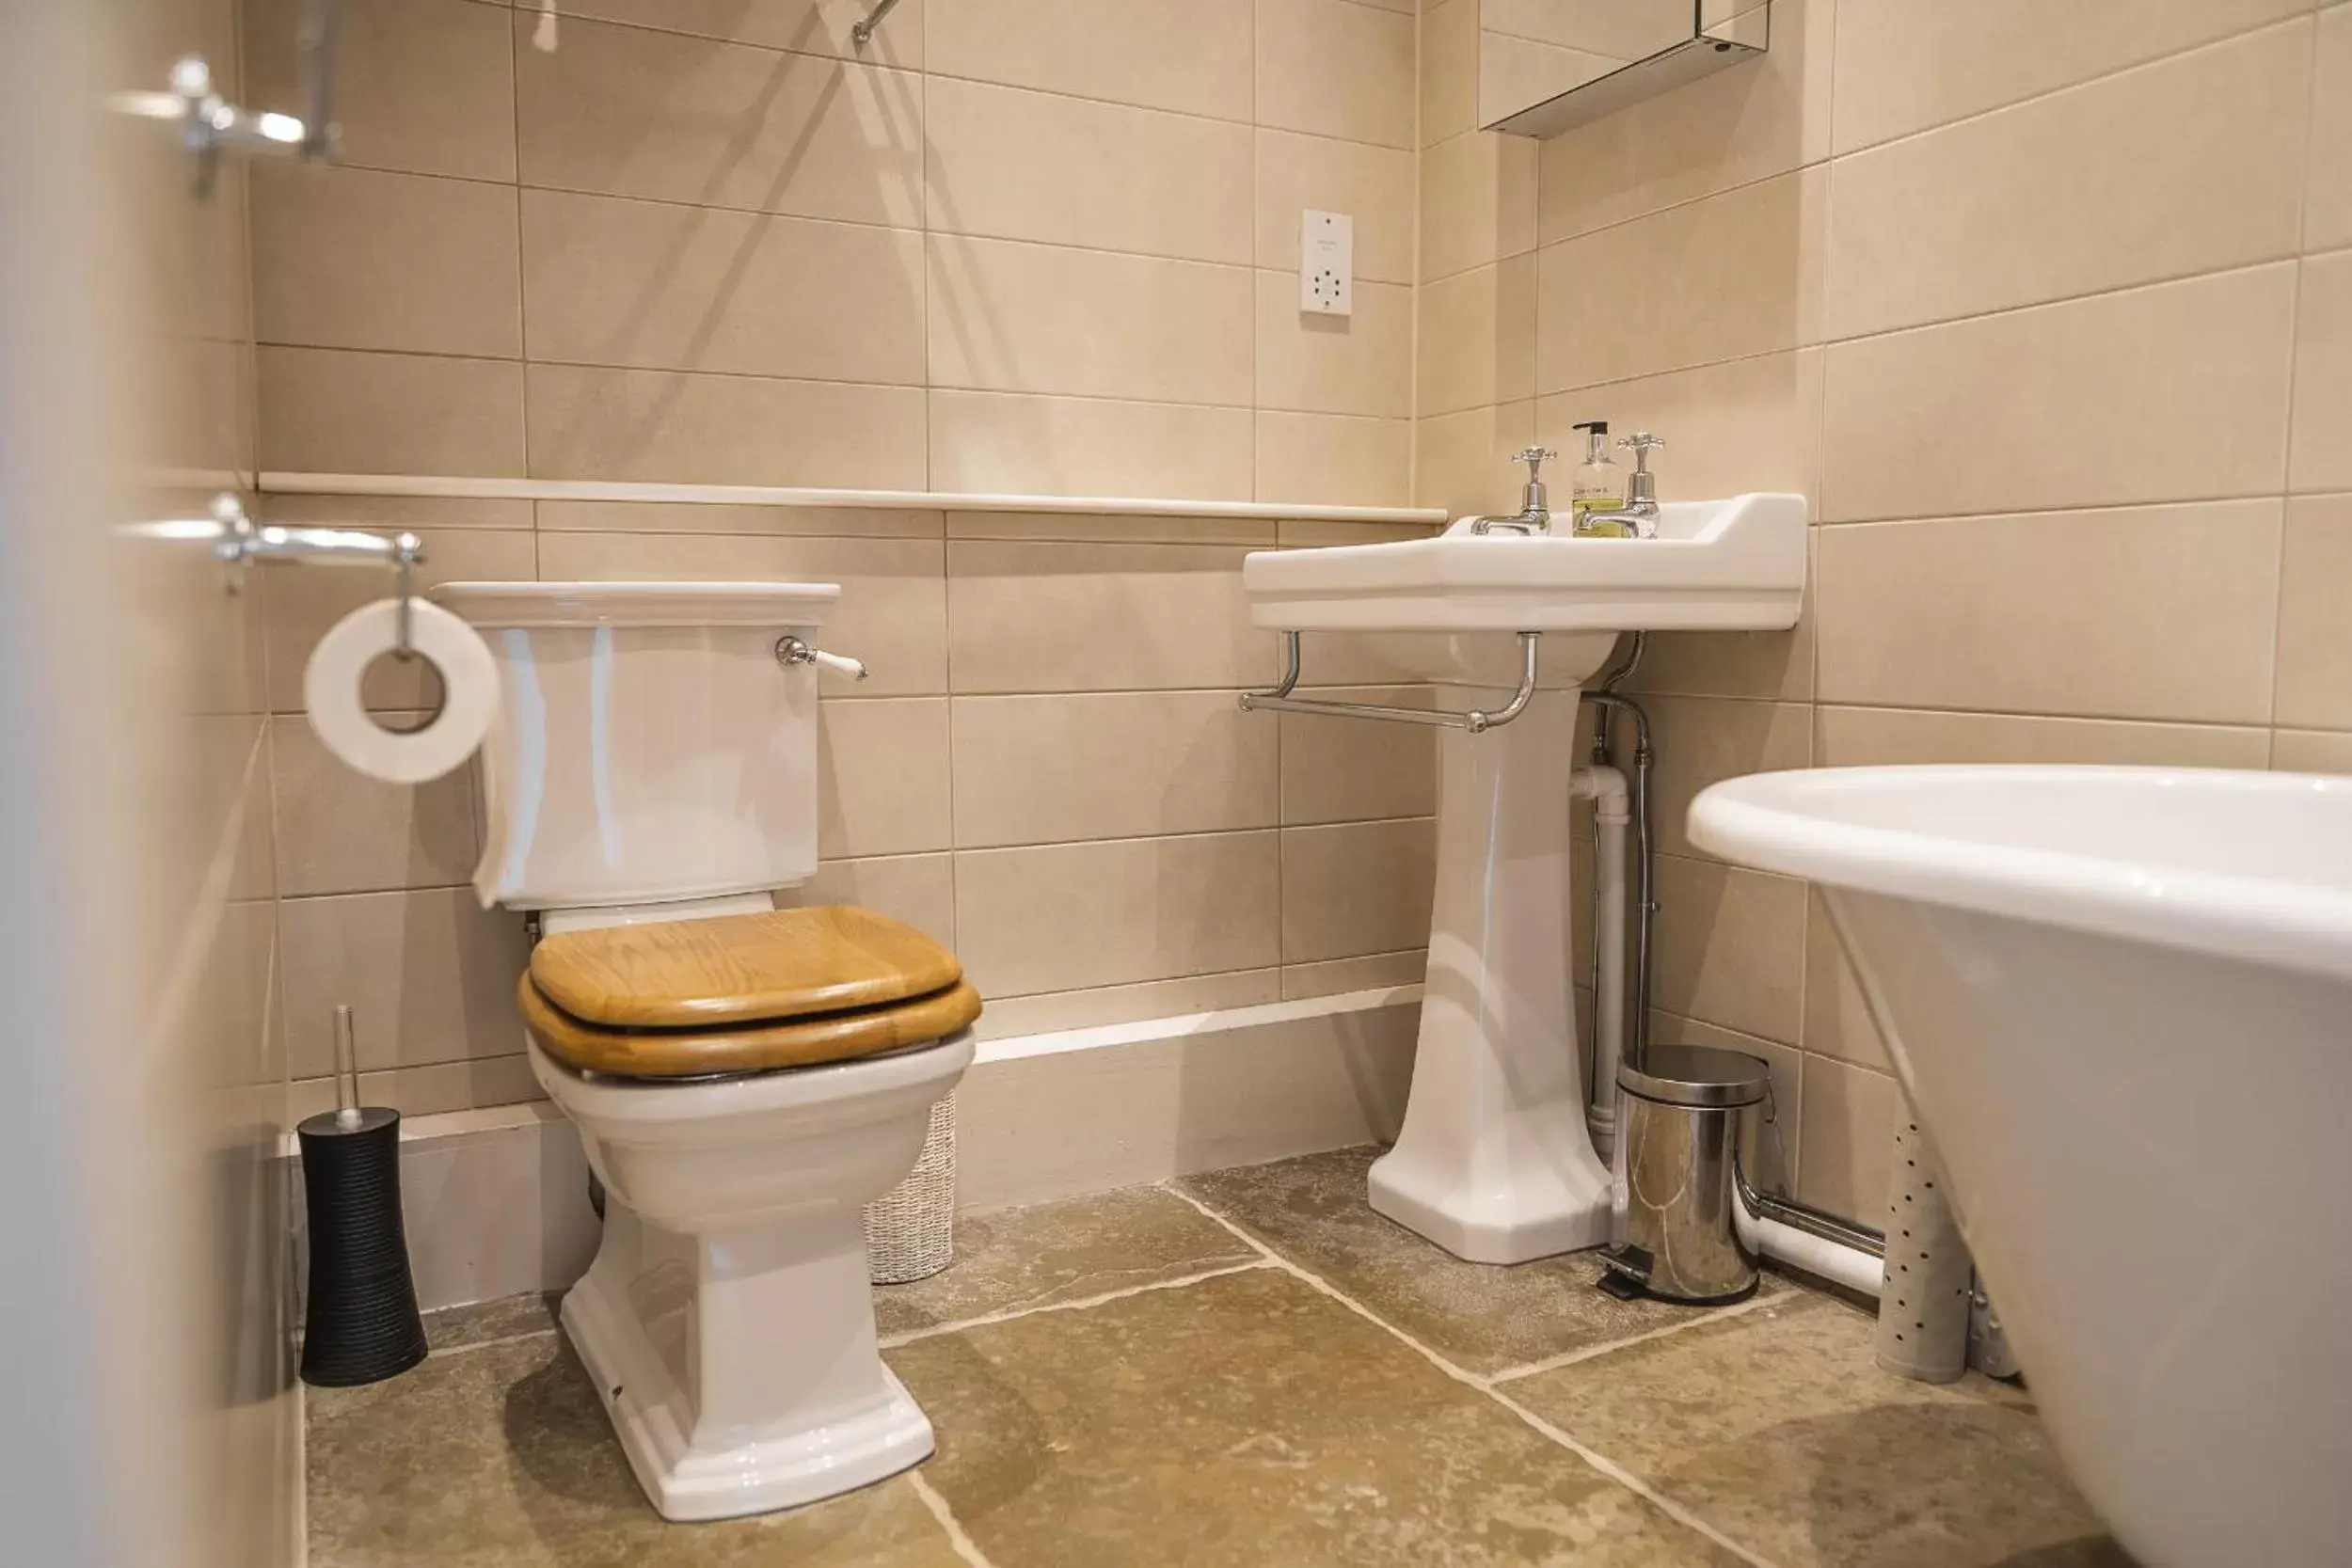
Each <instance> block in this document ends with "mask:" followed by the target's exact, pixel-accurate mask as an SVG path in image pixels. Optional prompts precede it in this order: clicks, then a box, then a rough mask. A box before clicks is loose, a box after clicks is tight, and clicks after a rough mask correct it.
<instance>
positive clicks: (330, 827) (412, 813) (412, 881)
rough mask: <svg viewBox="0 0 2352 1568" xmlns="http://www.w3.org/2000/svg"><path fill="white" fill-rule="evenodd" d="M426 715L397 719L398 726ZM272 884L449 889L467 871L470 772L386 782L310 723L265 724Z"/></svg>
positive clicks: (471, 847) (318, 888)
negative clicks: (338, 750)
mask: <svg viewBox="0 0 2352 1568" xmlns="http://www.w3.org/2000/svg"><path fill="white" fill-rule="evenodd" d="M425 717H426V716H425V715H423V714H419V713H406V714H401V715H399V716H398V721H399V723H400V724H401V726H402V727H404V728H406V727H413V726H415V725H417V724H420V723H421V721H423V719H424V718H425ZM270 773H271V792H272V794H273V796H274V797H275V800H276V804H277V841H278V843H277V850H278V855H277V859H278V892H279V893H280V894H282V895H285V896H288V897H293V896H294V895H301V894H314V893H374V892H380V891H384V890H387V889H392V888H421V887H449V886H453V885H455V884H458V883H462V882H464V881H466V880H467V879H469V878H470V877H471V876H472V875H473V863H474V856H475V854H476V846H475V840H474V815H473V811H474V808H473V769H472V768H470V767H467V768H459V769H458V770H457V771H455V772H453V773H450V774H446V775H444V776H443V777H441V778H438V779H435V780H433V781H432V782H430V783H428V784H415V785H410V784H385V783H384V782H382V781H381V780H377V779H371V778H368V777H366V776H365V775H364V774H361V773H360V772H358V770H357V769H355V768H351V767H349V766H347V765H346V764H344V763H343V762H342V761H341V760H340V759H338V758H337V757H335V756H334V755H333V754H332V753H330V752H328V751H327V750H326V747H325V746H323V745H321V744H320V743H319V738H318V736H316V735H315V734H313V733H312V732H311V729H310V723H309V721H307V720H304V719H301V718H284V719H278V720H275V721H272V722H271V724H270Z"/></svg>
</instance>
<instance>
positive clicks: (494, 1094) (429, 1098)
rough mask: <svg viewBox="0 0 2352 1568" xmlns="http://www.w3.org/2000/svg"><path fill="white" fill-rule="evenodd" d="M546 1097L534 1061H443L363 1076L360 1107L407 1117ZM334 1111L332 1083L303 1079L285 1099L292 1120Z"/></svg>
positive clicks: (524, 1058) (522, 1058)
mask: <svg viewBox="0 0 2352 1568" xmlns="http://www.w3.org/2000/svg"><path fill="white" fill-rule="evenodd" d="M519 1026H520V1025H519V1023H518V1024H517V1027H519ZM546 1098H547V1096H546V1095H545V1094H543V1093H542V1092H541V1091H540V1088H539V1081H538V1080H537V1079H536V1078H534V1077H532V1072H531V1058H529V1057H528V1056H524V1055H520V1054H516V1055H512V1056H488V1057H484V1058H483V1059H481V1060H479V1061H470V1062H440V1063H436V1064H435V1065H433V1066H431V1067H404V1068H394V1069H391V1070H389V1071H386V1072H363V1073H361V1074H360V1075H359V1101H360V1103H361V1104H364V1105H389V1106H390V1107H391V1108H392V1109H393V1110H395V1111H398V1112H399V1113H400V1114H401V1115H402V1116H404V1117H431V1116H438V1115H440V1114H441V1113H442V1112H444V1111H474V1110H482V1109H485V1108H486V1107H489V1106H494V1105H522V1104H528V1103H529V1102H531V1101H535V1100H544V1099H546ZM334 1108H335V1081H334V1080H333V1079H332V1078H298V1079H296V1080H294V1084H293V1085H292V1088H291V1092H290V1093H289V1094H288V1095H287V1097H286V1118H287V1119H288V1120H289V1121H299V1120H301V1119H302V1118H303V1117H313V1116H316V1115H318V1114H319V1113H320V1112H322V1111H331V1110H333V1109H334Z"/></svg>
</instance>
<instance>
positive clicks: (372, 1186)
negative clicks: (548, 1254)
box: [294, 1007, 425, 1388]
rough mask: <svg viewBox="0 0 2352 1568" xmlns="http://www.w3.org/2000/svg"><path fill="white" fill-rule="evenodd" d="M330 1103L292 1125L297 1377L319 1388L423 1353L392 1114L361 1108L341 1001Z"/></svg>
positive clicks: (383, 1374) (406, 1364)
mask: <svg viewBox="0 0 2352 1568" xmlns="http://www.w3.org/2000/svg"><path fill="white" fill-rule="evenodd" d="M335 1103H336V1105H337V1107H338V1108H337V1109H335V1110H332V1111H322V1112H320V1113H319V1114H318V1115H317V1116H314V1117H306V1118H305V1119H304V1120H303V1122H302V1123H301V1125H300V1126H298V1127H296V1128H295V1129H294V1132H295V1135H296V1136H297V1137H298V1138H299V1139H300V1140H301V1143H302V1190H303V1193H304V1195H305V1196H306V1197H307V1198H308V1200H309V1203H310V1309H309V1313H308V1322H307V1325H306V1328H305V1331H304V1334H303V1340H302V1381H303V1382H305V1383H310V1384H315V1385H317V1386H320V1387H322V1388H348V1387H351V1386H355V1385H358V1384H362V1383H380V1382H382V1381H383V1380H384V1379H386V1378H388V1377H392V1376H395V1375H397V1374H399V1373H401V1372H405V1371H406V1370H408V1369H409V1368H411V1367H413V1366H415V1365H416V1364H417V1363H418V1362H420V1361H421V1360H423V1359H424V1354H425V1342H424V1320H423V1318H422V1317H421V1315H420V1314H419V1313H418V1311H417V1287H416V1281H415V1280H414V1279H413V1278H411V1277H410V1275H409V1273H408V1238H407V1235H406V1232H405V1229H404V1228H403V1227H402V1224H401V1217H400V1113H399V1112H398V1111H394V1110H389V1109H387V1108H385V1107H383V1106H370V1107H368V1108H366V1109H364V1110H363V1109H361V1108H360V1105H359V1063H358V1052H357V1050H356V1049H355V1047H354V1045H353V1043H352V1031H351V1009H350V1008H349V1007H337V1008H336V1009H335Z"/></svg>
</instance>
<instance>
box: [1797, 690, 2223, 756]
mask: <svg viewBox="0 0 2352 1568" xmlns="http://www.w3.org/2000/svg"><path fill="white" fill-rule="evenodd" d="M2268 745H2269V736H2268V735H2267V734H2266V733H2265V732H2264V731H2263V730H2260V729H2250V728H2244V727H2239V726H2234V725H2225V724H2141V723H2124V722H2120V721H2112V720H2102V719H2045V718H2039V717H2031V716H2027V715H2023V714H2009V713H1945V712H1919V711H1915V710H1912V709H1907V708H1883V707H1830V706H1826V705H1825V706H1822V707H1820V708H1818V709H1816V710H1815V713H1814V738H1813V761H1814V763H1815V765H1816V766H1818V767H1822V768H1868V767H1876V766H1878V765H1881V764H1888V763H1922V762H2042V763H2118V764H2132V765H2141V766H2162V767H2172V768H2260V767H2262V766H2263V759H2264V755H2265V752H2266V751H2267V749H2268Z"/></svg>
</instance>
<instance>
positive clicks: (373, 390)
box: [255, 348, 524, 479]
mask: <svg viewBox="0 0 2352 1568" xmlns="http://www.w3.org/2000/svg"><path fill="white" fill-rule="evenodd" d="M255 369H256V372H257V380H258V384H257V388H256V391H257V394H258V399H259V404H260V408H261V452H262V467H263V468H264V469H267V470H271V471H276V472H280V473H315V474H462V475H466V476H468V477H470V478H476V479H505V478H512V477H517V476H519V475H520V474H521V473H522V472H523V462H524V459H523V370H522V367H521V366H520V365H517V364H514V363H511V362H508V361H504V360H498V359H453V358H443V357H439V356H431V355H422V354H354V353H348V352H345V351H343V350H340V349H313V348H265V349H262V350H261V351H260V353H259V354H257V355H256V356H255Z"/></svg>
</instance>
